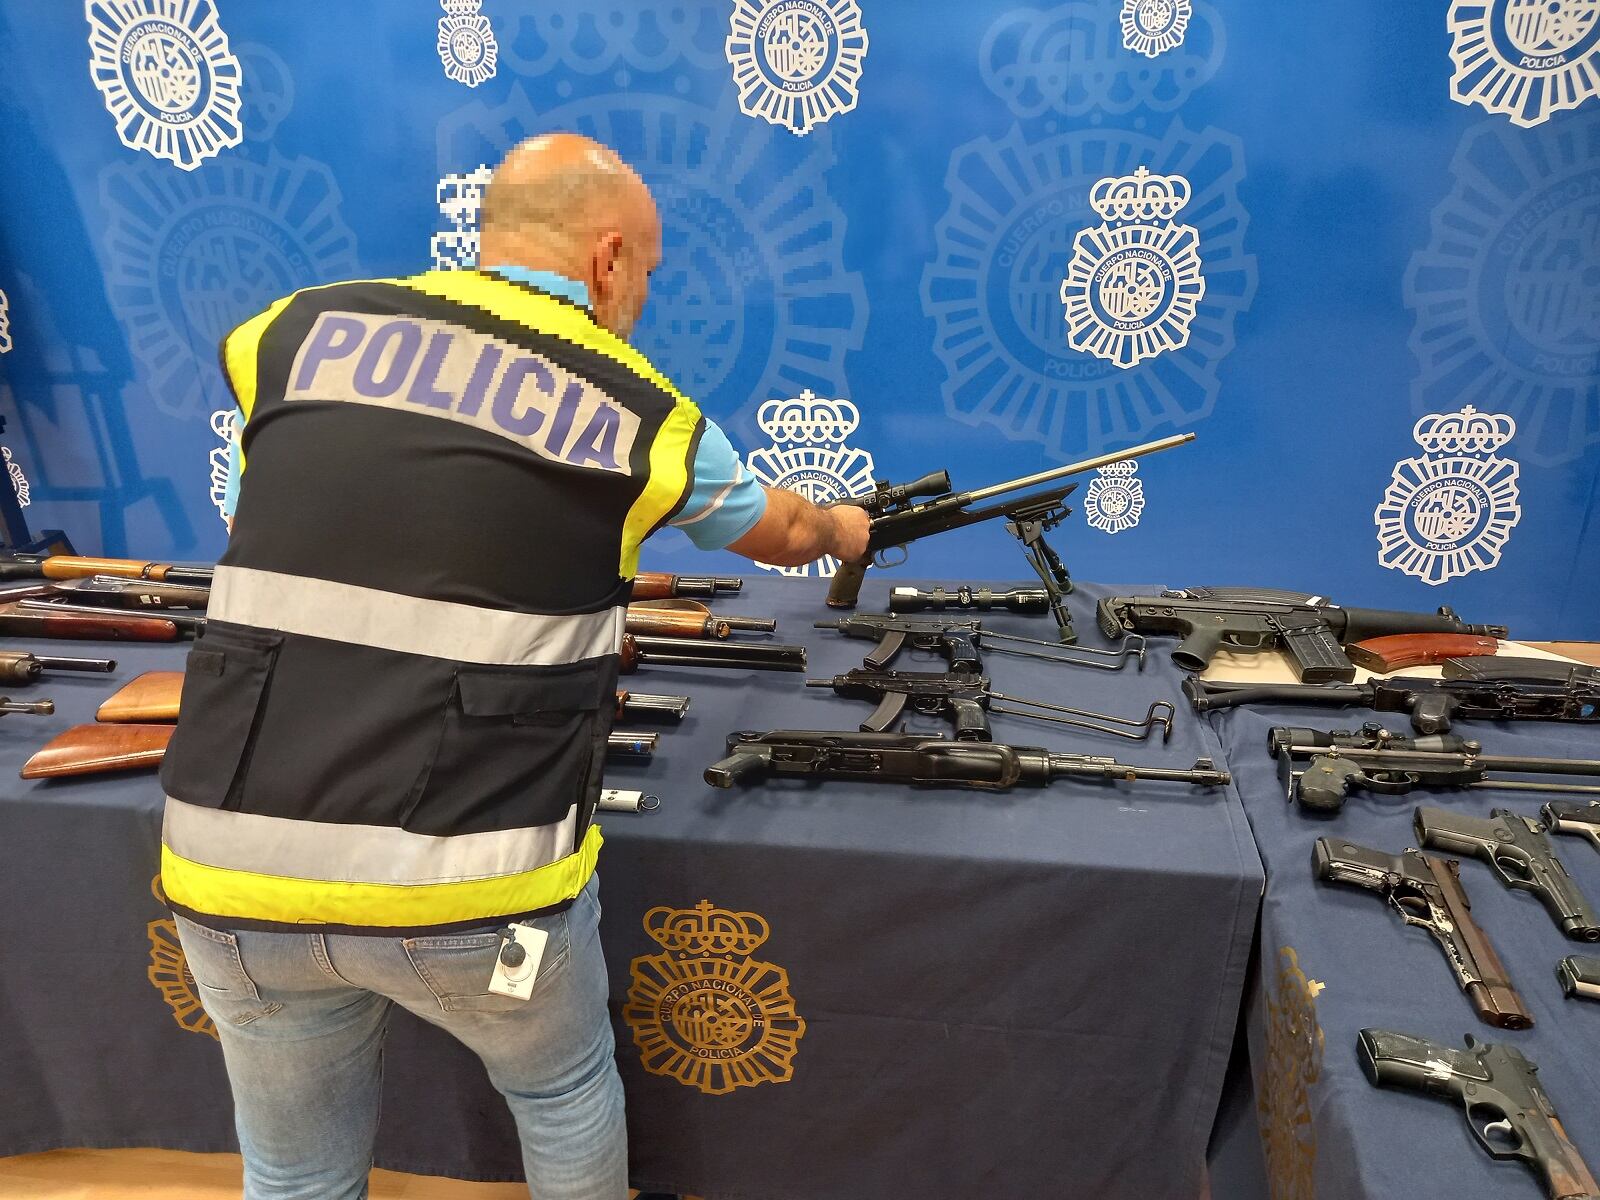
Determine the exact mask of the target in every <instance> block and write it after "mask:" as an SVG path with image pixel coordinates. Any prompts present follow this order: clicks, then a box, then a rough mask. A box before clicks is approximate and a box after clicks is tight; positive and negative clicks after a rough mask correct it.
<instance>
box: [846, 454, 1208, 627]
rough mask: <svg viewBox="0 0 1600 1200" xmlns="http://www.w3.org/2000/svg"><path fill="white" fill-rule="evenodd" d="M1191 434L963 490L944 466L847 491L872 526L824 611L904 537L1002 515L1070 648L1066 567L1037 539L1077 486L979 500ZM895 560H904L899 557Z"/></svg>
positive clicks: (852, 591) (857, 590)
mask: <svg viewBox="0 0 1600 1200" xmlns="http://www.w3.org/2000/svg"><path fill="white" fill-rule="evenodd" d="M1194 436H1195V435H1194V434H1192V433H1180V434H1177V435H1175V436H1173V437H1169V438H1161V439H1160V440H1159V441H1154V442H1145V443H1144V444H1143V445H1139V446H1131V447H1129V448H1128V449H1126V450H1117V451H1115V452H1113V453H1110V454H1100V455H1096V456H1095V457H1094V458H1086V459H1084V460H1082V461H1081V462H1075V463H1068V464H1067V465H1066V466H1064V467H1056V468H1054V469H1052V470H1049V471H1040V472H1038V473H1037V474H1034V475H1024V476H1022V477H1021V478H1019V479H1009V480H1007V481H1005V482H1004V483H997V484H994V485H992V486H990V487H985V488H978V489H977V490H976V491H971V492H952V491H951V490H950V473H949V472H948V471H934V472H932V473H931V474H928V475H924V476H923V477H922V478H921V479H918V480H916V481H915V482H913V483H904V484H889V483H884V482H881V481H880V482H879V483H878V484H877V486H876V487H875V488H874V489H873V490H872V492H871V493H869V494H868V495H865V496H853V497H849V498H847V499H844V500H841V501H839V503H841V504H854V505H858V506H859V507H861V508H864V509H866V510H867V512H868V513H870V514H871V516H872V531H871V534H870V535H869V537H868V540H867V554H866V557H865V558H863V559H862V560H861V561H859V562H841V563H840V564H839V569H838V571H837V572H836V573H835V574H834V577H833V582H832V584H831V585H830V586H829V588H828V604H829V606H830V607H832V608H854V607H855V605H856V600H857V599H858V598H859V597H860V595H861V584H862V582H863V581H864V580H865V579H866V574H867V567H868V566H869V565H871V564H872V563H874V562H876V563H877V564H878V565H879V566H891V565H895V564H893V563H890V562H887V561H886V560H885V559H884V552H885V551H888V550H893V549H901V550H904V548H905V547H906V546H909V545H910V544H911V543H912V542H914V541H917V540H919V539H921V538H925V537H931V536H932V535H934V534H936V533H945V532H947V531H948V530H951V529H960V528H962V527H964V526H967V525H976V524H978V523H979V522H980V521H990V520H994V519H996V518H1004V520H1005V522H1006V532H1008V533H1010V534H1011V536H1012V537H1014V538H1016V539H1017V541H1018V542H1019V543H1021V545H1022V549H1023V553H1024V554H1026V555H1027V558H1028V563H1029V565H1030V566H1032V567H1033V569H1034V571H1035V572H1036V573H1037V574H1038V576H1039V580H1040V582H1042V583H1043V584H1044V589H1045V592H1046V593H1047V594H1048V596H1049V607H1050V612H1051V614H1052V615H1053V616H1054V617H1055V620H1056V627H1057V629H1058V630H1059V631H1060V641H1061V642H1063V643H1065V644H1067V645H1071V644H1072V643H1074V642H1076V641H1077V640H1078V635H1077V634H1076V632H1074V630H1073V628H1072V618H1071V617H1070V616H1069V615H1068V613H1067V607H1066V604H1065V602H1064V600H1063V597H1065V596H1066V595H1067V594H1068V593H1069V592H1071V591H1072V576H1071V574H1070V573H1069V572H1068V571H1067V565H1066V563H1065V562H1063V561H1062V559H1061V556H1060V555H1059V554H1057V553H1056V552H1055V550H1054V549H1052V548H1051V546H1050V545H1049V543H1048V542H1046V541H1045V537H1044V535H1045V534H1046V533H1048V532H1049V531H1050V530H1051V529H1054V528H1055V527H1056V526H1057V525H1059V524H1060V523H1061V521H1062V520H1064V519H1065V518H1066V517H1067V515H1068V514H1069V513H1070V512H1071V511H1072V510H1071V509H1069V508H1067V507H1066V505H1065V503H1064V502H1065V500H1066V498H1067V495H1068V494H1069V493H1070V492H1072V490H1073V489H1074V488H1076V487H1077V486H1078V485H1077V484H1075V483H1069V484H1066V485H1064V486H1061V487H1055V488H1045V489H1043V490H1041V491H1037V492H1030V493H1028V494H1027V495H1025V496H1014V497H1012V498H1011V499H1009V500H1002V501H1000V502H999V503H998V504H991V505H988V506H986V507H979V505H980V504H982V502H983V501H985V500H992V499H994V498H995V497H997V496H1003V495H1005V494H1006V493H1008V492H1018V491H1021V490H1022V489H1023V488H1030V487H1035V486H1037V485H1039V484H1044V483H1050V482H1051V481H1053V480H1057V479H1063V478H1065V477H1066V476H1068V475H1078V474H1082V473H1083V472H1084V471H1092V470H1093V469H1094V468H1096V467H1103V466H1105V465H1106V464H1107V463H1113V462H1121V461H1122V460H1124V459H1129V458H1143V457H1144V456H1145V455H1147V454H1155V453H1157V452H1159V451H1161V450H1170V449H1172V448H1173V447H1174V446H1182V445H1184V444H1185V443H1187V442H1192V441H1194ZM897 561H898V562H904V561H905V559H904V558H901V559H899V560H897Z"/></svg>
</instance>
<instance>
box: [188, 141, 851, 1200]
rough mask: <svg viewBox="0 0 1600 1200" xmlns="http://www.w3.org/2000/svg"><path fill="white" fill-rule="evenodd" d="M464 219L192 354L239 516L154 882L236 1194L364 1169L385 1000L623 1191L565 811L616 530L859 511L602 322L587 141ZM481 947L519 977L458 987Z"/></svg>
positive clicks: (578, 807)
mask: <svg viewBox="0 0 1600 1200" xmlns="http://www.w3.org/2000/svg"><path fill="white" fill-rule="evenodd" d="M481 246H482V248H481V253H480V256H479V259H480V261H481V262H482V263H484V264H487V265H486V266H485V267H484V268H482V269H480V270H476V271H449V272H438V271H430V272H426V273H424V274H422V275H417V276H412V277H410V278H405V279H387V280H367V281H358V282H349V283H337V284H332V285H330V286H327V287H320V288H310V289H306V290H304V291H300V292H296V293H295V294H294V295H292V296H288V297H285V298H284V299H282V300H279V301H278V302H277V303H275V304H273V305H272V306H271V307H270V308H268V309H267V310H266V311H265V312H263V313H262V314H260V315H259V316H257V317H255V318H253V319H252V320H249V321H247V322H245V323H244V324H243V325H241V326H240V327H239V328H237V329H235V330H234V331H233V332H232V333H230V334H229V335H228V336H227V338H226V339H225V340H224V343H223V356H222V357H223V366H224V369H225V371H226V374H227V376H228V381H229V383H230V384H231V386H232V388H233V391H234V394H235V396H236V397H237V399H238V404H239V417H240V420H241V426H240V427H241V428H242V430H243V435H242V447H241V449H242V453H241V455H240V461H239V462H238V463H236V464H235V468H236V472H235V473H236V482H237V487H236V488H234V489H230V491H231V492H232V493H233V494H235V495H236V497H237V516H236V519H235V520H234V523H233V534H232V538H231V540H230V544H229V546H228V550H227V553H226V554H224V555H223V557H222V560H221V562H220V563H219V564H218V566H217V570H216V576H215V582H214V586H213V588H212V595H211V603H210V622H209V625H208V630H207V633H206V635H205V637H203V638H202V639H201V640H200V641H199V642H198V643H197V644H196V646H195V648H194V650H193V652H192V653H191V655H190V657H189V665H188V669H187V671H186V674H185V681H184V694H183V703H182V713H183V715H182V718H181V719H180V721H179V724H178V730H177V733H176V734H175V736H174V738H173V741H172V745H171V748H170V750H169V752H168V754H167V758H166V762H165V765H164V767H163V771H162V782H163V784H164V786H165V789H166V792H167V795H168V801H167V808H166V819H165V825H164V829H163V836H162V863H161V877H162V882H163V886H164V888H165V891H166V894H167V897H168V899H169V901H170V902H171V905H172V907H173V909H174V911H175V912H176V914H177V918H178V926H179V933H180V936H181V938H182V942H183V948H184V953H185V954H186V956H187V957H188V961H189V965H190V968H191V970H192V971H193V973H194V977H195V980H196V982H197V983H198V985H199V992H200V996H201V999H202V1001H203V1003H204V1005H205V1008H206V1011H207V1012H208V1013H210V1015H211V1016H212V1017H213V1018H214V1019H215V1021H216V1024H217V1029H218V1033H219V1036H220V1038H221V1041H222V1048H223V1052H224V1055H225V1057H226V1060H227V1066H228V1074H229V1078H230V1080H231V1083H232V1087H233V1094H234V1102H235V1107H236V1110H237V1126H238V1133H239V1142H240V1146H241V1149H242V1150H243V1153H244V1160H245V1195H246V1197H248V1198H249V1200H266V1198H268V1197H270V1198H273V1200H289V1198H304V1200H344V1198H346V1197H350V1198H354V1197H361V1196H364V1195H365V1194H366V1177H367V1172H368V1169H369V1167H370V1164H371V1157H372V1144H373V1139H374V1136H375V1133H376V1127H377V1120H378V1095H379V1090H380V1086H381V1074H382V1046H383V1037H384V1028H385V1022H386V1019H387V1016H388V1012H389V1008H390V1006H391V1004H400V1005H402V1006H404V1007H405V1008H407V1009H409V1010H411V1011H412V1012H414V1013H416V1014H417V1015H418V1016H420V1017H422V1018H423V1019H424V1020H427V1021H430V1022H432V1023H433V1024H435V1025H438V1026H440V1027H441V1028H443V1029H445V1030H447V1031H449V1032H450V1033H451V1034H453V1035H454V1036H455V1037H457V1038H459V1039H460V1040H461V1041H462V1042H463V1043H465V1044H466V1045H467V1046H469V1047H470V1048H471V1049H472V1050H474V1051H475V1052H476V1053H477V1054H478V1055H479V1056H480V1057H481V1058H482V1059H483V1062H484V1065H485V1066H486V1067H487V1069H488V1072H489V1078H490V1080H491V1081H492V1082H493V1084H494V1086H495V1087H496V1088H497V1089H498V1090H499V1091H500V1093H501V1094H502V1095H503V1096H504V1097H505V1098H506V1102H507V1104H508V1105H509V1106H510V1109H511V1113H512V1115H513V1117H514V1118H515V1120H516V1124H517V1129H518V1133H519V1136H520V1137H521V1141H522V1153H523V1161H524V1165H525V1166H526V1169H527V1175H528V1180H529V1185H530V1189H531V1191H532V1192H533V1194H534V1195H536V1196H538V1197H540V1200H621V1198H622V1197H623V1196H625V1195H626V1192H627V1156H626V1147H625V1140H624V1123H623V1099H622V1085H621V1080H620V1079H619V1077H618V1075H617V1071H616V1066H615V1063H614V1060H613V1055H612V1050H613V1045H612V1035H611V1026H610V1022H609V1019H608V1017H607V1011H606V993H607V986H606V973H605V966H604V963H603V961H602V958H601V952H600V943H599V939H598V932H597V927H598V923H599V916H600V909H599V903H598V897H597V884H596V881H595V861H596V856H597V854H598V852H599V849H600V840H601V839H600V830H599V828H598V827H597V826H595V825H594V824H593V823H592V820H591V818H592V816H593V811H594V805H595V802H596V799H597V797H598V792H599V787H600V778H601V768H602V764H603V760H604V755H605V741H606V735H607V732H608V730H609V725H610V715H611V712H612V708H613V694H614V689H615V685H616V677H617V669H618V652H619V648H620V638H621V634H622V629H623V619H624V612H625V607H626V605H627V602H628V597H629V592H630V581H631V579H632V577H633V575H634V573H635V570H636V567H637V563H638V555H639V545H640V543H641V542H642V541H644V539H645V538H646V537H648V536H649V535H650V534H651V533H653V532H655V531H656V530H657V529H660V528H661V527H662V526H664V525H674V526H677V527H678V528H680V529H682V530H683V531H684V532H685V533H686V534H687V535H688V536H689V537H690V538H691V539H692V540H693V541H694V543H695V544H696V545H698V546H700V547H701V548H704V549H713V548H720V547H727V548H729V549H732V550H734V551H735V552H737V553H739V554H743V555H747V556H749V557H750V558H755V559H760V560H761V561H763V562H768V563H777V564H799V563H804V562H809V561H811V560H812V559H815V558H818V557H820V556H821V555H824V554H833V555H836V556H838V557H840V558H845V559H851V558H858V557H860V556H861V554H862V553H863V551H864V549H865V546H866V536H867V518H866V516H865V514H864V513H863V512H862V511H861V510H860V509H859V508H853V507H840V508H834V509H819V508H817V507H815V506H813V505H811V504H810V503H808V502H807V501H805V500H804V499H802V498H801V497H799V496H797V495H794V494H792V493H790V492H786V491H771V490H766V489H763V488H762V487H761V486H759V485H758V484H757V483H756V482H755V481H754V480H753V479H752V478H750V477H749V476H748V475H747V474H746V473H745V472H744V470H743V468H742V467H741V465H740V463H739V461H738V458H737V457H736V456H735V454H734V452H733V449H732V447H731V446H730V445H729V443H728V439H727V438H726V437H725V436H724V435H723V433H722V431H721V430H720V429H718V428H717V426H716V425H714V424H713V423H712V422H710V421H708V420H707V419H706V418H705V417H704V416H703V415H702V414H701V412H700V410H699V409H698V408H697V407H696V406H695V404H694V402H693V401H692V400H690V399H689V398H688V397H685V396H683V395H682V394H681V393H679V392H678V391H677V389H675V388H674V387H673V385H672V384H671V382H670V381H668V380H667V379H666V378H665V377H664V376H662V375H661V373H660V372H658V371H657V370H656V369H655V368H654V367H653V366H651V364H650V363H649V361H648V360H646V359H645V357H644V356H643V355H641V354H639V353H638V352H637V351H636V350H634V349H632V348H631V347H630V346H629V345H628V344H627V341H626V338H627V336H628V334H629V332H630V331H631V330H632V328H633V326H634V323H635V322H636V321H637V320H638V318H639V314H640V311H641V310H642V309H643V307H644V303H645V297H646V293H647V291H648V285H649V277H650V274H651V272H652V271H654V270H655V269H656V267H657V266H658V264H659V263H660V260H661V225H660V220H659V218H658V216H657V214H656V210H655V206H654V203H653V202H652V200H651V198H650V194H649V192H648V190H647V189H646V187H645V186H644V184H643V182H642V181H641V180H640V179H639V177H638V176H637V175H636V174H635V173H634V172H633V171H632V170H631V169H630V168H629V167H627V166H626V165H625V164H624V163H623V162H622V161H621V160H620V159H619V158H618V157H617V156H616V155H615V154H614V153H613V152H612V151H611V150H609V149H607V148H606V147H604V146H602V145H599V144H597V143H595V142H592V141H590V140H588V139H586V138H581V137H577V136H574V135H551V136H546V137H541V138H535V139H533V140H531V141H528V142H524V143H523V144H522V145H520V146H518V147H517V148H516V149H515V150H513V151H512V152H511V154H510V155H509V156H508V157H507V158H506V160H505V162H504V163H502V164H501V165H500V167H499V169H498V170H497V171H496V172H495V175H494V178H493V180H492V181H491V183H490V185H489V188H488V191H487V193H486V195H485V197H484V204H483V221H482V239H481ZM509 939H515V942H516V944H517V949H516V950H515V951H513V952H510V953H508V954H505V955H504V956H502V951H503V949H504V948H505V946H506V944H507V942H508V940H509ZM503 958H504V959H505V960H513V959H514V960H516V961H515V970H513V971H512V972H511V974H513V975H515V974H522V975H524V976H527V977H528V978H530V979H531V980H532V981H533V983H532V994H531V998H528V999H523V998H520V997H519V996H517V995H515V994H504V991H503V990H502V991H491V990H490V982H491V978H492V977H493V976H494V975H495V970H496V964H497V962H499V961H502V960H503ZM502 974H505V968H504V967H502ZM508 990H510V991H512V992H514V991H515V990H516V989H515V988H514V987H512V988H510V989H508Z"/></svg>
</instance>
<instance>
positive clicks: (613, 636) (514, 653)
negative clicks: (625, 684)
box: [207, 566, 627, 666]
mask: <svg viewBox="0 0 1600 1200" xmlns="http://www.w3.org/2000/svg"><path fill="white" fill-rule="evenodd" d="M207 611H208V615H209V616H210V617H211V619H212V620H216V621H231V622H233V623H234V624H236V625H254V626H256V627H257V628H260V629H278V630H282V631H283V632H285V633H298V634H303V635H305V636H306V637H317V638H327V639H329V640H330V641H335V642H349V643H352V644H354V645H357V646H375V647H377V648H378V649H380V650H397V651H399V652H400V653H402V654H421V655H426V656H428V657H430V658H447V659H451V660H453V661H456V662H468V663H493V664H497V665H504V666H549V665H555V664H559V663H569V662H578V661H580V660H582V659H585V658H597V657H599V656H601V655H606V654H616V653H617V652H618V651H619V650H620V649H621V647H622V627H623V622H624V621H625V620H626V617H627V612H626V610H625V609H623V608H621V607H614V608H607V609H602V610H601V611H600V612H595V613H578V614H574V615H569V616H544V615H541V614H538V613H518V612H505V611H504V610H501V609H493V608H478V607H476V606H475V605H471V604H455V603H452V602H450V601H447V600H424V599H421V598H419V597H416V596H402V595H400V594H399V593H397V592H384V591H379V590H378V589H377V588H364V587H356V586H355V585H354V584H349V583H334V582H331V581H330V580H326V579H312V578H310V577H308V576H304V575H283V574H280V573H278V572H276V571H257V570H255V569H253V568H251V567H224V566H219V567H218V568H217V569H216V574H215V575H214V576H213V577H212V581H211V602H210V605H209V607H208V610H207Z"/></svg>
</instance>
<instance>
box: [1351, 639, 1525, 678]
mask: <svg viewBox="0 0 1600 1200" xmlns="http://www.w3.org/2000/svg"><path fill="white" fill-rule="evenodd" d="M1499 648H1500V643H1499V642H1498V641H1496V640H1495V639H1494V638H1492V637H1480V636H1478V635H1476V634H1470V633H1394V634H1389V635H1388V636H1386V637H1375V638H1368V639H1367V640H1366V641H1364V642H1351V643H1350V644H1349V645H1347V646H1346V647H1345V648H1344V652H1345V657H1347V658H1348V659H1349V660H1350V661H1351V662H1353V663H1355V664H1356V666H1358V667H1365V668H1366V669H1367V670H1369V671H1375V672H1377V673H1378V674H1388V673H1389V672H1390V671H1399V670H1403V669H1404V668H1406V667H1431V666H1435V665H1437V664H1439V663H1442V662H1444V661H1445V659H1447V658H1478V657H1481V656H1483V655H1488V654H1493V653H1495V651H1497V650H1498V649H1499Z"/></svg>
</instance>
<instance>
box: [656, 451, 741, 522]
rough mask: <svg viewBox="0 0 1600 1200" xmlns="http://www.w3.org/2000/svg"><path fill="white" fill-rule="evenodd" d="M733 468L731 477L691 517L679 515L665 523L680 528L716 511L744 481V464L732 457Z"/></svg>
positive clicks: (703, 518)
mask: <svg viewBox="0 0 1600 1200" xmlns="http://www.w3.org/2000/svg"><path fill="white" fill-rule="evenodd" d="M733 468H734V469H733V478H732V479H731V480H730V481H728V482H727V483H725V484H723V485H722V486H721V487H720V488H718V489H717V494H716V495H714V496H712V497H711V499H710V500H708V501H707V502H706V505H705V507H704V508H702V509H701V510H700V511H699V512H697V513H695V514H694V515H693V516H692V517H679V518H678V519H677V520H675V521H668V522H667V524H668V525H671V526H673V527H675V528H678V529H681V528H683V527H684V526H685V525H693V524H694V523H695V522H696V521H704V520H705V519H706V518H707V517H709V516H710V515H711V514H712V513H714V512H716V511H717V509H719V508H721V507H722V505H723V503H724V502H725V501H726V500H727V499H728V496H729V495H730V494H731V493H732V492H733V489H734V488H736V487H738V486H739V485H740V484H741V483H743V482H744V464H743V463H742V462H740V461H739V460H738V459H734V463H733Z"/></svg>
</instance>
